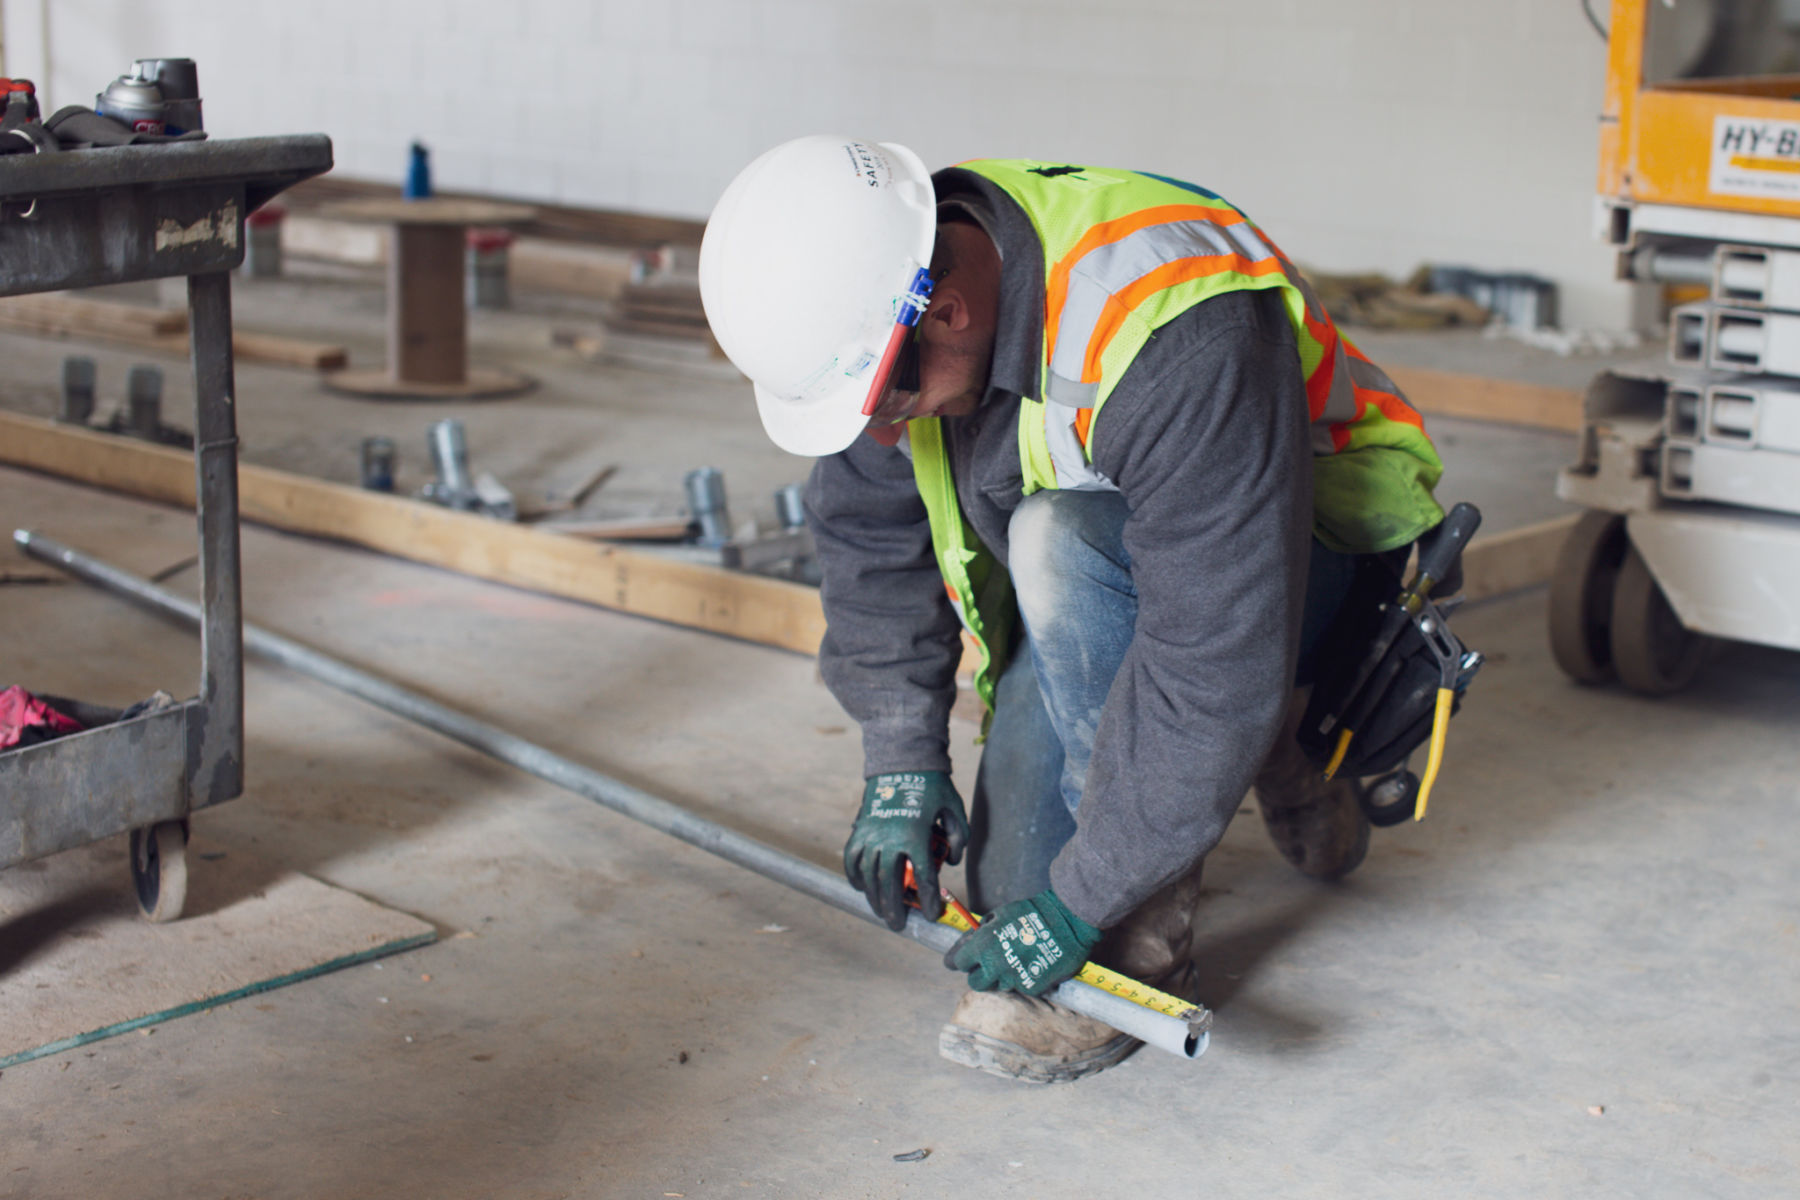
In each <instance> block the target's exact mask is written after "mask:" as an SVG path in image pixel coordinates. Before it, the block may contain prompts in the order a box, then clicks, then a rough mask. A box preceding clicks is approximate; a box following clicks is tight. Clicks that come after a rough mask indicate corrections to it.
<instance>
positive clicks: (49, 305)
mask: <svg viewBox="0 0 1800 1200" xmlns="http://www.w3.org/2000/svg"><path fill="white" fill-rule="evenodd" d="M27 301H28V302H29V303H23V302H27ZM0 329H11V330H16V331H18V332H20V333H34V334H37V335H39V336H41V337H69V338H78V339H82V340H88V341H98V342H117V343H119V344H121V345H126V346H134V347H136V348H138V349H140V350H154V351H157V352H159V353H162V354H172V355H175V356H177V357H180V356H183V355H186V354H187V352H188V335H187V311H186V310H185V309H179V308H174V309H158V308H143V307H139V306H137V305H132V304H118V303H114V302H112V301H109V300H83V299H77V298H74V297H67V296H9V297H6V298H4V299H0ZM231 350H232V354H233V355H234V356H235V357H236V359H237V360H238V361H239V362H249V363H270V364H273V365H275V366H283V367H301V368H304V369H306V370H312V371H335V370H337V369H338V368H339V367H342V366H344V365H345V364H347V363H348V362H349V358H350V356H349V354H348V353H347V352H346V351H345V350H344V348H343V347H342V346H332V345H327V344H325V343H323V342H309V341H305V340H302V339H300V338H291V337H286V336H284V335H282V334H276V333H253V332H251V331H249V330H247V329H236V330H233V331H232V334H231Z"/></svg>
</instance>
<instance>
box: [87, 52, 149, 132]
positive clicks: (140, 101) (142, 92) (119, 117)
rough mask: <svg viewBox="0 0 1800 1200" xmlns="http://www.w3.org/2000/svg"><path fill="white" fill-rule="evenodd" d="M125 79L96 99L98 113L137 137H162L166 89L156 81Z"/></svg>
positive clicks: (135, 75)
mask: <svg viewBox="0 0 1800 1200" xmlns="http://www.w3.org/2000/svg"><path fill="white" fill-rule="evenodd" d="M135 70H136V68H133V71H134V73H133V74H130V75H121V76H119V77H118V78H117V79H115V80H113V81H112V82H111V83H109V84H107V85H106V90H105V91H104V92H101V93H100V94H99V95H98V96H95V97H94V111H95V112H97V113H99V114H100V115H101V116H103V117H111V118H112V119H113V120H115V121H117V122H119V123H120V124H121V125H123V126H125V128H127V129H129V130H131V131H132V132H133V133H161V132H162V131H163V112H164V105H163V94H162V88H160V87H158V86H157V85H156V81H155V80H154V79H144V78H142V77H141V76H139V75H137V74H136V73H135Z"/></svg>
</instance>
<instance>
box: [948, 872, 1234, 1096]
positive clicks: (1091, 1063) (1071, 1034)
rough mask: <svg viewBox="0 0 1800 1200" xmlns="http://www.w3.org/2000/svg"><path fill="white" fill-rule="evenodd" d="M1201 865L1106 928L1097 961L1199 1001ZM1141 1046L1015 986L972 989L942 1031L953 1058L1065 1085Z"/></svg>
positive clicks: (1029, 1079) (1009, 1076) (1001, 1073)
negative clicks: (1195, 953) (1195, 955)
mask: <svg viewBox="0 0 1800 1200" xmlns="http://www.w3.org/2000/svg"><path fill="white" fill-rule="evenodd" d="M1199 899H1200V868H1199V867H1198V866H1196V867H1195V868H1194V869H1193V870H1192V871H1190V872H1189V873H1188V874H1187V875H1186V876H1184V877H1183V878H1181V879H1178V880H1176V881H1175V882H1174V883H1172V884H1169V885H1168V886H1166V887H1164V888H1163V889H1162V890H1161V891H1159V892H1157V893H1156V894H1155V895H1153V896H1151V897H1150V899H1148V900H1146V901H1145V902H1144V903H1143V904H1141V905H1139V906H1138V907H1137V908H1136V909H1135V910H1134V911H1133V912H1132V913H1131V915H1130V916H1128V917H1126V918H1125V919H1124V920H1123V921H1121V922H1119V924H1117V925H1115V926H1114V927H1113V928H1112V929H1110V930H1108V931H1107V934H1106V936H1105V937H1104V938H1103V939H1101V941H1100V944H1099V945H1098V946H1096V947H1095V948H1094V961H1095V962H1097V963H1099V964H1101V965H1102V966H1106V967H1111V968H1112V969H1113V970H1115V971H1118V972H1120V973H1122V974H1125V975H1129V976H1131V977H1132V978H1133V979H1136V980H1139V981H1140V982H1143V983H1147V984H1149V985H1150V986H1151V987H1154V988H1159V989H1161V990H1162V991H1165V992H1169V993H1171V994H1172V995H1176V996H1180V997H1182V998H1183V999H1187V1000H1193V1001H1195V1002H1198V1001H1199V999H1200V997H1199V995H1198V994H1197V993H1198V984H1199V975H1198V972H1196V971H1195V969H1194V964H1193V961H1192V958H1191V957H1190V954H1191V951H1192V948H1193V944H1194V910H1195V908H1196V907H1197V905H1198V903H1199ZM1141 1045H1143V1043H1142V1042H1140V1041H1139V1040H1138V1039H1136V1038H1134V1037H1132V1036H1130V1035H1129V1034H1124V1033H1120V1032H1119V1031H1118V1030H1116V1029H1114V1028H1113V1027H1112V1026H1110V1025H1103V1024H1101V1023H1100V1022H1099V1021H1096V1020H1094V1019H1092V1018H1091V1017H1084V1016H1082V1015H1081V1014H1080V1013H1076V1012H1071V1011H1069V1010H1068V1009H1066V1008H1064V1007H1063V1006H1062V1005H1060V1004H1056V1003H1054V1002H1052V1001H1049V1000H1034V999H1032V998H1031V997H1029V996H1021V995H1019V994H1017V993H1016V992H968V993H966V994H965V995H964V996H963V998H962V999H961V1000H960V1001H959V1002H958V1003H957V1005H956V1012H955V1013H954V1014H953V1015H952V1016H951V1018H950V1023H949V1024H948V1025H945V1026H944V1028H943V1030H942V1031H941V1032H940V1033H939V1034H938V1053H939V1054H941V1055H943V1056H944V1057H945V1058H947V1059H949V1060H950V1061H951V1062H953V1063H959V1064H961V1065H962V1066H965V1067H972V1068H974V1069H975V1070H977V1071H985V1072H987V1073H988V1074H989V1075H998V1076H1000V1077H1002V1078H1004V1079H1021V1080H1024V1081H1026V1082H1029V1083H1067V1082H1071V1081H1073V1080H1076V1079H1080V1078H1081V1077H1082V1076H1084V1075H1092V1074H1094V1073H1095V1072H1097V1071H1104V1070H1105V1069H1106V1068H1108V1067H1110V1066H1114V1065H1116V1064H1118V1063H1120V1062H1123V1061H1124V1060H1125V1059H1126V1058H1128V1057H1130V1055H1131V1054H1132V1053H1133V1052H1134V1051H1135V1050H1137V1048H1138V1047H1139V1046H1141Z"/></svg>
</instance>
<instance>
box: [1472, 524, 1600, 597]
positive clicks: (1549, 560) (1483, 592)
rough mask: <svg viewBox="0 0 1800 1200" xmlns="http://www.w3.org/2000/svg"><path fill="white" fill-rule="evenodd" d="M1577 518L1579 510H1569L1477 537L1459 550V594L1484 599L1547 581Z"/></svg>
mask: <svg viewBox="0 0 1800 1200" xmlns="http://www.w3.org/2000/svg"><path fill="white" fill-rule="evenodd" d="M1579 519H1580V514H1579V513H1571V514H1569V515H1568V516H1566V517H1553V518H1551V519H1550V520H1548V521H1540V522H1539V523H1538V524H1536V525H1526V526H1523V527H1522V528H1519V529H1508V530H1505V531H1504V532H1501V533H1490V534H1486V535H1482V536H1477V537H1476V538H1475V540H1474V541H1472V542H1470V543H1469V548H1468V549H1467V550H1464V551H1463V592H1462V594H1463V595H1464V596H1467V597H1468V598H1469V600H1471V601H1475V600H1487V599H1491V598H1492V597H1494V596H1501V595H1504V594H1506V593H1507V592H1516V591H1518V590H1519V589H1520V588H1527V587H1536V586H1537V585H1538V584H1540V583H1548V582H1550V573H1551V572H1552V571H1553V570H1555V568H1556V555H1557V552H1558V551H1559V550H1561V549H1562V544H1563V541H1564V540H1565V539H1566V538H1567V537H1568V536H1569V530H1571V529H1573V528H1574V527H1575V522H1576V521H1577V520H1579Z"/></svg>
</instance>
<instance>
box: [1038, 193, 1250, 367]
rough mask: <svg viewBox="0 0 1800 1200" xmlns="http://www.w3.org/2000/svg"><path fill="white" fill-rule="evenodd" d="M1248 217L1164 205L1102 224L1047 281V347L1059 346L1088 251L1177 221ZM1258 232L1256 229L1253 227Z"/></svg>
mask: <svg viewBox="0 0 1800 1200" xmlns="http://www.w3.org/2000/svg"><path fill="white" fill-rule="evenodd" d="M1243 219H1244V214H1242V213H1240V212H1238V211H1237V210H1236V209H1231V208H1209V207H1207V206H1206V205H1203V204H1164V205H1161V206H1159V207H1157V208H1144V209H1139V210H1138V211H1137V212H1134V213H1127V214H1126V215H1125V216H1122V217H1119V218H1118V219H1117V220H1112V221H1102V222H1101V223H1100V224H1098V225H1096V226H1094V227H1093V228H1092V229H1090V230H1088V231H1087V232H1086V233H1084V234H1082V236H1081V240H1080V241H1079V242H1076V243H1075V246H1074V248H1073V249H1071V250H1070V251H1069V252H1068V253H1067V254H1065V255H1063V256H1062V257H1061V258H1060V259H1058V260H1057V263H1056V265H1055V266H1054V267H1052V268H1051V270H1050V278H1049V279H1048V280H1046V281H1045V284H1046V287H1045V293H1044V345H1046V346H1054V345H1056V326H1057V322H1058V321H1060V320H1061V319H1062V309H1063V301H1064V300H1066V299H1067V298H1068V294H1069V272H1070V271H1072V270H1074V268H1075V264H1076V263H1078V262H1080V261H1081V259H1082V257H1083V256H1084V255H1086V254H1087V253H1088V251H1090V250H1093V249H1095V248H1096V247H1098V246H1104V245H1106V244H1107V243H1108V242H1116V241H1118V240H1119V239H1121V238H1126V237H1130V236H1131V235H1132V234H1134V233H1136V232H1137V231H1138V230H1140V229H1143V228H1144V227H1146V226H1148V225H1167V224H1170V223H1171V222H1175V221H1211V222H1212V223H1213V224H1215V225H1236V224H1237V223H1239V222H1240V221H1242V220H1243ZM1251 228H1255V226H1251Z"/></svg>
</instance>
